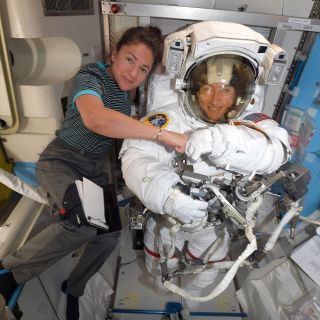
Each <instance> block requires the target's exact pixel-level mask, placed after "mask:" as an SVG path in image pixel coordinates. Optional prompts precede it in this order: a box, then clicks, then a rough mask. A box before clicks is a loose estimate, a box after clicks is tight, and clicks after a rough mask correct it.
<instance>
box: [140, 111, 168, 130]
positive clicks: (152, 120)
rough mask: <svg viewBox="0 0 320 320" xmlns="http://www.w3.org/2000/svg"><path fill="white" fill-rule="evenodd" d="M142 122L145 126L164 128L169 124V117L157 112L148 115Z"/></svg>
mask: <svg viewBox="0 0 320 320" xmlns="http://www.w3.org/2000/svg"><path fill="white" fill-rule="evenodd" d="M143 122H144V123H147V124H152V125H153V126H156V127H161V128H166V127H167V126H168V124H169V123H170V117H169V115H168V114H167V113H164V112H157V113H153V114H151V115H148V116H147V117H146V118H144V119H143Z"/></svg>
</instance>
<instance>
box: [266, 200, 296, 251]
mask: <svg viewBox="0 0 320 320" xmlns="http://www.w3.org/2000/svg"><path fill="white" fill-rule="evenodd" d="M300 210H301V207H299V202H298V201H297V202H293V203H292V204H291V208H290V210H289V211H287V213H286V214H285V215H284V217H283V218H282V219H281V221H280V223H279V224H278V226H277V228H276V229H275V230H274V231H273V233H272V235H271V236H270V238H269V240H268V242H267V243H266V244H265V246H264V249H263V251H264V252H268V251H270V250H271V249H272V248H273V247H274V245H275V243H276V241H277V240H278V238H279V235H280V232H281V230H282V229H283V228H284V227H285V225H286V224H287V223H288V222H289V221H290V220H291V219H292V218H293V217H294V216H296V215H298V214H299V211H300Z"/></svg>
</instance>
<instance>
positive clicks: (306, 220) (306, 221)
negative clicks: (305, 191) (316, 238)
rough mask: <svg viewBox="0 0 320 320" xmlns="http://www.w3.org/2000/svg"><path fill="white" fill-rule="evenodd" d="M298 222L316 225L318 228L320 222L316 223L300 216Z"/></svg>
mask: <svg viewBox="0 0 320 320" xmlns="http://www.w3.org/2000/svg"><path fill="white" fill-rule="evenodd" d="M299 220H301V221H303V222H305V223H310V224H316V225H318V226H320V221H317V220H312V219H308V218H306V217H302V216H299Z"/></svg>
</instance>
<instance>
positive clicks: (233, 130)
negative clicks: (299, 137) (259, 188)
mask: <svg viewBox="0 0 320 320" xmlns="http://www.w3.org/2000/svg"><path fill="white" fill-rule="evenodd" d="M256 126H257V127H260V128H261V131H259V130H257V129H253V128H250V127H248V126H245V125H238V126H234V125H229V124H217V125H215V126H214V127H211V128H207V129H202V130H198V131H197V132H195V133H194V134H192V135H191V138H190V141H189V145H187V150H186V153H187V155H188V156H190V157H191V158H192V159H193V160H196V157H198V156H199V155H200V154H202V155H203V156H202V157H207V159H208V160H210V162H211V163H213V164H214V165H216V166H218V167H222V168H224V169H227V170H232V171H236V172H240V173H245V174H250V173H253V172H255V173H258V174H269V173H271V172H274V171H275V170H277V169H278V168H279V167H280V166H281V165H282V164H283V163H285V162H286V161H288V159H289V157H290V143H289V136H288V134H287V132H286V130H285V129H283V128H281V127H280V126H279V125H278V123H277V122H275V121H274V120H272V119H265V120H262V121H259V122H258V123H256ZM201 131H202V133H201ZM196 135H199V137H198V138H197V137H196ZM200 141H202V146H203V147H202V150H200V151H199V147H197V146H200ZM205 154H206V155H205Z"/></svg>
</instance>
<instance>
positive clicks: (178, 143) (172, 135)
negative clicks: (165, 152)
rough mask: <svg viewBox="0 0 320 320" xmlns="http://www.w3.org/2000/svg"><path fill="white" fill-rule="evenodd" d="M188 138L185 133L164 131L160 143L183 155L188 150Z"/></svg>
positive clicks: (159, 139)
mask: <svg viewBox="0 0 320 320" xmlns="http://www.w3.org/2000/svg"><path fill="white" fill-rule="evenodd" d="M187 140H188V136H187V135H186V134H183V133H178V132H173V131H167V130H163V132H162V133H161V135H160V136H159V138H158V141H159V142H161V143H162V144H163V145H165V146H168V147H172V148H174V149H175V150H176V151H177V152H179V153H183V152H184V151H185V148H186V144H187Z"/></svg>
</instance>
